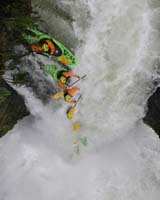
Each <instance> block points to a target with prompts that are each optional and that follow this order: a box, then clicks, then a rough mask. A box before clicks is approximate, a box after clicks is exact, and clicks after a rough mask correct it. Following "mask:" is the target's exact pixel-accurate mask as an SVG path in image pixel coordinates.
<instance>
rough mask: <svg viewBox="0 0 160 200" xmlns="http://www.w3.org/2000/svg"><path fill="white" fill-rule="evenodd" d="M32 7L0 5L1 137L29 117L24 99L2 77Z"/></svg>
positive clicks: (21, 2)
mask: <svg viewBox="0 0 160 200" xmlns="http://www.w3.org/2000/svg"><path fill="white" fill-rule="evenodd" d="M30 5H31V2H30V0H5V1H2V2H1V4H0V10H1V12H0V28H1V31H0V44H1V49H0V137H2V136H3V135H4V134H6V133H7V132H8V131H9V130H10V129H12V128H13V126H14V125H15V124H16V123H17V121H18V120H19V119H22V118H23V117H24V116H27V115H29V111H28V110H27V108H26V106H25V102H24V99H23V97H22V96H21V95H19V94H18V93H17V92H16V91H15V90H14V89H13V88H12V87H11V86H10V85H8V84H7V83H6V82H5V80H4V79H3V77H2V75H3V74H4V73H5V71H6V67H5V66H4V62H6V61H7V60H8V59H12V48H13V46H14V45H15V44H16V42H17V41H16V36H17V32H16V29H17V27H18V26H20V25H21V24H22V23H23V24H25V22H23V21H22V20H21V21H20V20H19V19H21V18H24V16H27V17H30V13H31V6H30ZM17 19H18V20H17ZM17 21H18V22H19V21H20V22H21V24H20V22H19V23H18V22H17ZM16 26H17V27H16ZM13 67H14V66H13Z"/></svg>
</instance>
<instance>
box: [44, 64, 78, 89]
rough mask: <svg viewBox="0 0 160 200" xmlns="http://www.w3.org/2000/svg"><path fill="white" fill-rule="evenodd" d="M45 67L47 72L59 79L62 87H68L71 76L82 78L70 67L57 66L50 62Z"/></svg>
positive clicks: (58, 81) (58, 82)
mask: <svg viewBox="0 0 160 200" xmlns="http://www.w3.org/2000/svg"><path fill="white" fill-rule="evenodd" d="M43 69H44V71H45V72H47V73H48V74H50V75H51V76H52V78H53V79H54V80H56V81H57V84H58V85H59V87H61V88H62V89H67V85H68V84H67V83H68V80H69V79H70V78H71V77H76V78H78V79H80V76H78V75H76V74H75V73H73V72H72V71H69V69H67V68H64V67H57V66H55V65H52V64H49V65H44V66H43Z"/></svg>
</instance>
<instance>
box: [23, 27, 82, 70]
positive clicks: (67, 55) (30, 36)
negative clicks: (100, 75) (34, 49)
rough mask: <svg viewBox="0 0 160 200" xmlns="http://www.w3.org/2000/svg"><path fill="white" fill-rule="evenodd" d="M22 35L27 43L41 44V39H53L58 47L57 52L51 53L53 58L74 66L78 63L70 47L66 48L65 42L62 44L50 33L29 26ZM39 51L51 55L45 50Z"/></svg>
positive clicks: (56, 47)
mask: <svg viewBox="0 0 160 200" xmlns="http://www.w3.org/2000/svg"><path fill="white" fill-rule="evenodd" d="M22 35H23V37H24V39H25V40H26V41H27V43H28V44H30V45H32V44H35V43H37V44H40V43H41V41H43V40H45V39H48V40H51V41H52V42H53V44H54V46H55V49H56V51H55V53H54V54H53V55H51V57H52V59H53V60H56V61H58V62H62V63H63V64H67V65H72V66H76V65H77V63H78V62H77V59H76V57H75V56H74V55H73V53H72V52H71V51H70V50H69V49H68V48H66V47H65V46H64V45H63V44H61V43H60V42H59V41H58V40H56V39H55V38H53V37H51V36H50V35H48V34H45V33H43V32H40V31H37V30H35V29H31V28H28V29H27V33H23V34H22ZM38 53H41V54H43V55H45V56H49V55H50V54H49V53H46V52H43V51H41V52H38Z"/></svg>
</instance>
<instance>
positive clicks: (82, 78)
mask: <svg viewBox="0 0 160 200" xmlns="http://www.w3.org/2000/svg"><path fill="white" fill-rule="evenodd" d="M86 76H87V75H86V74H85V75H84V76H82V77H81V78H79V79H78V80H76V81H75V82H73V83H72V84H71V85H68V87H71V86H73V85H74V84H75V83H77V82H78V81H80V80H82V79H84V78H85V77H86Z"/></svg>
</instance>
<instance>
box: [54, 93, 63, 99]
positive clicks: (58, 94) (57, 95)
mask: <svg viewBox="0 0 160 200" xmlns="http://www.w3.org/2000/svg"><path fill="white" fill-rule="evenodd" d="M63 94H64V93H63V92H57V93H56V94H54V95H53V96H52V98H53V99H56V100H57V99H60V98H61V97H62V96H63Z"/></svg>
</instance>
